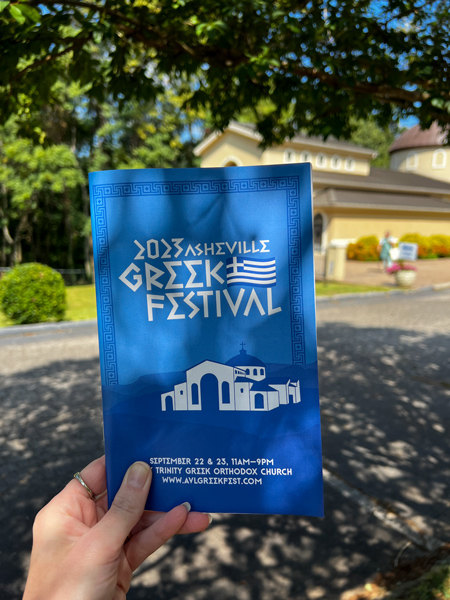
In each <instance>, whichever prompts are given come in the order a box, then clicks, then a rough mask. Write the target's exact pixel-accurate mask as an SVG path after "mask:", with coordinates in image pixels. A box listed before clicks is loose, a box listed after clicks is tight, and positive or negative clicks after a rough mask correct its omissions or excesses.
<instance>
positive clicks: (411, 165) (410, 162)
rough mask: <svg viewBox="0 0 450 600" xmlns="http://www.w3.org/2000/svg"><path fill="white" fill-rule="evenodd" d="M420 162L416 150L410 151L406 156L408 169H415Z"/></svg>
mask: <svg viewBox="0 0 450 600" xmlns="http://www.w3.org/2000/svg"><path fill="white" fill-rule="evenodd" d="M418 163H419V158H418V156H417V154H416V153H415V152H409V153H408V155H407V157H406V170H407V171H415V170H416V169H417V166H418Z"/></svg>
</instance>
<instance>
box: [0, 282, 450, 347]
mask: <svg viewBox="0 0 450 600" xmlns="http://www.w3.org/2000/svg"><path fill="white" fill-rule="evenodd" d="M448 289H450V282H448V283H435V284H433V285H427V286H423V287H420V288H416V289H413V290H397V289H395V290H390V291H388V292H359V293H356V294H335V295H333V296H318V297H316V303H317V304H322V303H324V302H325V303H326V302H339V301H342V300H353V299H358V300H361V299H363V298H380V297H383V296H399V295H403V294H417V293H426V292H440V291H442V290H448ZM83 328H85V329H92V328H95V329H97V320H96V319H91V320H86V321H61V322H59V323H36V324H34V325H13V326H11V327H1V328H0V338H4V337H12V336H18V335H19V336H20V335H26V336H31V335H39V334H40V333H64V332H69V331H71V330H72V329H75V330H77V329H83Z"/></svg>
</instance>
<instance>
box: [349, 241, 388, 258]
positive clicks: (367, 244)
mask: <svg viewBox="0 0 450 600" xmlns="http://www.w3.org/2000/svg"><path fill="white" fill-rule="evenodd" d="M379 243H380V240H379V239H378V238H377V236H376V235H367V236H364V237H361V238H359V239H358V240H356V242H355V243H354V244H349V245H348V246H347V258H348V259H349V260H366V261H376V260H379V252H378V244H379Z"/></svg>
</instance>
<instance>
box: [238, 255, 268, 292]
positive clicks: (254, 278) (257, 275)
mask: <svg viewBox="0 0 450 600" xmlns="http://www.w3.org/2000/svg"><path fill="white" fill-rule="evenodd" d="M276 283H277V274H276V264H275V259H274V258H267V259H265V258H245V257H244V256H233V258H228V259H227V286H228V287H231V286H233V285H251V286H252V287H272V286H274V285H275V284H276Z"/></svg>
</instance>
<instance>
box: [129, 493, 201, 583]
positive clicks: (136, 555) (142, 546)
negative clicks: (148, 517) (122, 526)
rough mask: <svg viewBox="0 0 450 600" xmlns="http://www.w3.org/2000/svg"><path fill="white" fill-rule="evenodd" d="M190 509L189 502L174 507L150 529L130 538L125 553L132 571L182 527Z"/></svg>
mask: <svg viewBox="0 0 450 600" xmlns="http://www.w3.org/2000/svg"><path fill="white" fill-rule="evenodd" d="M190 508H191V507H190V504H189V502H186V503H185V504H180V505H179V506H176V507H175V508H173V509H172V510H171V511H169V512H168V513H163V514H162V516H161V517H160V518H159V519H158V520H157V521H155V522H154V523H153V524H152V525H150V527H148V528H147V529H144V530H142V531H141V532H140V533H138V534H137V535H135V536H133V537H132V538H131V540H130V541H129V542H128V544H127V546H126V548H125V552H126V555H127V560H128V563H129V565H130V567H131V570H132V571H134V570H135V569H137V568H138V567H139V565H140V564H142V563H143V561H144V560H145V559H146V558H147V557H148V556H150V554H153V552H155V551H156V550H158V548H160V547H161V546H162V545H163V544H165V543H166V542H167V541H168V540H170V538H171V537H173V536H174V535H175V534H176V533H177V532H178V531H179V530H180V529H181V528H182V527H183V525H184V523H185V522H186V520H187V517H188V513H189V510H190Z"/></svg>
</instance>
